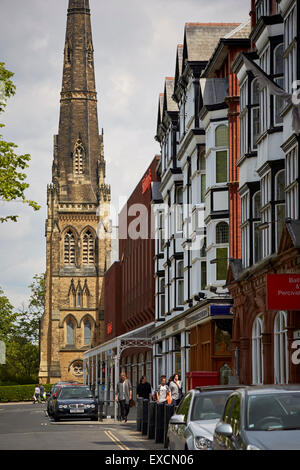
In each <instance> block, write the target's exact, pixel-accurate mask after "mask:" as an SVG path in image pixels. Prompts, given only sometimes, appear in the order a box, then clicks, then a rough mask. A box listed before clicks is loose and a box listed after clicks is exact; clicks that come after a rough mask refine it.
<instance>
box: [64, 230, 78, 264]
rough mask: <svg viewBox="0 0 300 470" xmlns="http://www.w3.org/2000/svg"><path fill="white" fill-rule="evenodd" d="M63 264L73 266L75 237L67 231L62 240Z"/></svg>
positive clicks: (70, 231)
mask: <svg viewBox="0 0 300 470" xmlns="http://www.w3.org/2000/svg"><path fill="white" fill-rule="evenodd" d="M64 263H65V264H69V265H74V264H75V237H74V234H73V232H72V230H69V231H68V232H67V233H66V235H65V239H64Z"/></svg>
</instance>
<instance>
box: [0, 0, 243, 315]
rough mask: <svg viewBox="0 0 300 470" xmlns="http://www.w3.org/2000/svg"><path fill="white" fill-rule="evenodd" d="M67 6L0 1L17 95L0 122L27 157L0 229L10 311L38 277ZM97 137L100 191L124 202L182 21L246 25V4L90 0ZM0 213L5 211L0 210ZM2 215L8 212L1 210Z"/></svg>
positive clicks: (148, 145) (139, 166)
mask: <svg viewBox="0 0 300 470" xmlns="http://www.w3.org/2000/svg"><path fill="white" fill-rule="evenodd" d="M67 6H68V0H25V1H24V0H0V15H1V29H0V62H5V63H6V67H7V68H8V69H9V70H11V71H12V72H14V73H15V76H14V82H15V84H16V86H17V94H16V96H15V97H13V98H12V99H11V100H10V101H9V103H8V106H7V110H6V112H5V114H4V115H1V116H0V122H3V123H4V124H5V125H6V127H5V128H4V129H3V130H2V132H1V133H2V134H3V135H4V138H5V139H6V140H8V141H12V142H15V143H16V144H17V145H18V146H19V149H18V152H19V153H29V154H30V155H31V157H32V159H31V163H30V168H29V169H28V170H27V174H28V183H30V189H29V190H28V191H27V197H28V198H30V199H34V200H35V201H37V202H39V203H40V204H41V206H42V208H41V210H40V211H39V212H33V210H32V209H30V208H27V207H25V206H22V205H19V204H11V205H10V209H9V211H10V213H17V214H19V215H20V218H19V222H18V223H12V222H9V223H7V224H2V225H0V263H1V269H0V286H1V287H2V288H3V289H4V291H5V293H6V295H7V296H8V297H9V298H10V300H11V302H12V304H13V305H14V306H15V307H19V306H21V304H22V303H23V302H26V301H27V299H28V296H29V289H28V285H29V284H30V283H31V281H32V278H33V275H34V274H35V273H41V272H44V270H45V236H44V234H45V219H46V217H47V205H46V193H47V184H49V183H50V182H51V166H52V158H53V135H54V134H56V133H57V131H58V119H59V99H60V88H61V80H62V66H63V50H64V40H65V28H66V13H67ZM90 6H91V12H92V27H93V38H94V49H95V68H96V86H97V91H98V113H99V122H100V130H101V128H102V127H103V128H104V145H105V157H106V162H107V183H109V184H111V189H112V199H113V203H114V204H118V200H119V197H127V196H129V195H130V193H131V191H132V190H133V189H134V187H135V185H136V184H137V183H138V181H139V180H140V178H141V176H142V175H143V173H144V171H145V170H146V168H147V166H148V165H149V163H150V162H151V160H152V158H153V156H154V155H155V154H156V153H159V146H158V144H157V143H156V142H155V141H154V135H155V130H156V118H157V105H158V95H159V93H161V92H163V85H164V78H165V77H166V76H174V71H175V56H176V46H177V44H180V43H182V42H183V32H184V24H185V23H186V22H226V21H227V22H239V21H240V22H244V21H247V20H248V19H249V9H250V7H249V6H250V0H226V1H224V0H151V1H149V0H126V1H125V0H90ZM0 214H3V207H2V209H1V207H0ZM6 215H7V212H6Z"/></svg>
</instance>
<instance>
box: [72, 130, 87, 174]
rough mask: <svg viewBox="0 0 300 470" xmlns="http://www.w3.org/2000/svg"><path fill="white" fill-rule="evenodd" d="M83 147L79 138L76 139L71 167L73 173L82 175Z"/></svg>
mask: <svg viewBox="0 0 300 470" xmlns="http://www.w3.org/2000/svg"><path fill="white" fill-rule="evenodd" d="M84 154H85V152H84V147H83V145H82V142H81V140H80V139H78V140H77V142H76V144H75V147H74V153H73V169H74V174H75V175H82V174H83V172H84Z"/></svg>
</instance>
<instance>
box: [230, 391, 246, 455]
mask: <svg viewBox="0 0 300 470" xmlns="http://www.w3.org/2000/svg"><path fill="white" fill-rule="evenodd" d="M241 418H242V397H241V394H240V393H237V394H236V395H235V401H234V404H233V408H232V411H231V417H230V424H231V427H232V430H233V435H232V439H228V442H227V445H228V446H229V449H230V450H241V449H242V448H243V442H242V439H241V426H242V419H241Z"/></svg>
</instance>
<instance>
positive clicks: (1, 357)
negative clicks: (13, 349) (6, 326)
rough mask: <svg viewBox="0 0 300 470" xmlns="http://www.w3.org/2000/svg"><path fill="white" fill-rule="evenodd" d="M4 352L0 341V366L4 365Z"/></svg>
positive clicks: (3, 346) (2, 343) (4, 348)
mask: <svg viewBox="0 0 300 470" xmlns="http://www.w3.org/2000/svg"><path fill="white" fill-rule="evenodd" d="M5 351H6V346H5V343H4V342H3V341H0V364H6V358H5Z"/></svg>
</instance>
